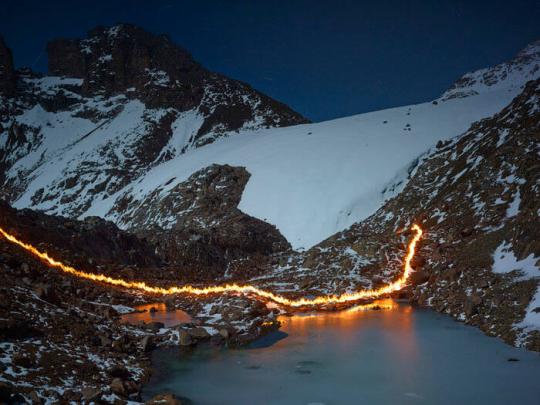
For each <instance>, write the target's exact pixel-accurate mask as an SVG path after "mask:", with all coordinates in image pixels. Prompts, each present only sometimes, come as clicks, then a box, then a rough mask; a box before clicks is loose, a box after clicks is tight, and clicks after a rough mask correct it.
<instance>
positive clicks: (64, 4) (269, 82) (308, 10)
mask: <svg viewBox="0 0 540 405" xmlns="http://www.w3.org/2000/svg"><path fill="white" fill-rule="evenodd" d="M117 22H131V23H134V24H137V25H140V26H142V27H144V28H146V29H147V30H149V31H152V32H155V33H167V34H169V35H170V36H171V37H172V39H173V40H174V41H175V42H177V43H179V44H181V45H182V46H184V47H185V48H187V49H188V50H190V51H191V52H192V54H193V55H194V57H195V58H196V59H197V60H198V61H199V62H201V63H202V64H203V65H205V66H206V67H207V68H209V69H211V70H215V71H219V72H222V73H224V74H226V75H228V76H230V77H233V78H236V79H240V80H243V81H246V82H248V83H250V84H251V85H252V86H254V87H255V88H257V89H259V90H261V91H263V92H264V93H266V94H268V95H270V96H272V97H275V98H277V99H279V100H281V101H283V102H285V103H287V104H289V105H290V106H291V107H293V108H294V109H296V110H297V111H299V112H301V113H302V114H304V115H305V116H307V117H309V118H311V119H313V120H315V121H320V120H324V119H329V118H335V117H341V116H346V115H351V114H355V113H360V112H366V111H371V110H376V109H381V108H387V107H393V106H398V105H404V104H411V103H416V102H421V101H426V100H429V99H432V98H435V97H436V96H438V95H439V94H440V93H441V92H442V91H444V89H446V88H447V87H448V86H449V85H450V84H451V83H452V82H453V81H454V80H455V79H456V78H458V77H459V76H461V74H463V73H465V72H467V71H470V70H474V69H477V68H481V67H485V66H489V65H493V64H495V63H498V62H501V61H504V60H506V59H508V58H511V57H512V56H513V55H514V54H515V53H516V52H517V51H519V50H520V49H521V48H523V47H524V46H525V45H526V44H527V43H529V42H531V41H533V40H536V39H540V1H539V0H535V1H534V0H533V1H530V0H529V1H521V0H512V1H506V2H502V1H496V0H493V1H442V0H441V1H439V0H426V1H384V0H378V1H369V2H363V1H340V0H333V1H315V0H313V1H304V0H288V1H286V0H283V1H264V2H263V1H245V2H241V1H202V0H201V1H190V2H187V1H178V2H175V1H171V0H168V1H162V0H158V1H142V0H106V1H101V0H94V1H92V0H85V1H79V0H71V1H53V0H51V1H43V0H42V1H25V0H17V1H12V0H2V5H1V7H0V33H1V34H2V35H3V36H4V37H5V39H6V41H7V42H8V45H9V46H10V47H11V48H12V49H13V51H14V56H15V63H16V65H17V66H30V67H32V68H33V69H35V70H39V71H46V66H47V61H46V55H45V53H44V50H45V44H46V42H47V41H48V40H50V39H52V38H57V37H83V36H84V35H85V33H86V31H88V30H89V29H91V28H93V27H94V26H96V25H100V24H101V25H112V24H115V23H117Z"/></svg>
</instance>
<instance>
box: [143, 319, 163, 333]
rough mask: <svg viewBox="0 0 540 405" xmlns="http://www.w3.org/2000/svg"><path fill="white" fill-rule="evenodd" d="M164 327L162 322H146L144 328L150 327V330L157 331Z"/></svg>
mask: <svg viewBox="0 0 540 405" xmlns="http://www.w3.org/2000/svg"><path fill="white" fill-rule="evenodd" d="M164 327H165V324H164V323H163V322H156V321H154V322H148V323H147V324H146V328H147V329H150V330H152V331H158V330H160V329H161V328H164Z"/></svg>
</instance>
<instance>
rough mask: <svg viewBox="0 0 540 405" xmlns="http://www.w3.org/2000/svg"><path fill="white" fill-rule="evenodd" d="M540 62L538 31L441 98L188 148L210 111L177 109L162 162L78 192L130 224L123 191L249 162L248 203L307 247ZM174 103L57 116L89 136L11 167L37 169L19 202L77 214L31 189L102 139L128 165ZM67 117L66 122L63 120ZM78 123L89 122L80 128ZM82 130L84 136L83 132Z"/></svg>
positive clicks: (94, 154)
mask: <svg viewBox="0 0 540 405" xmlns="http://www.w3.org/2000/svg"><path fill="white" fill-rule="evenodd" d="M539 64H540V44H539V43H536V44H532V45H530V46H529V47H527V48H526V49H525V50H524V51H522V52H521V53H519V54H518V56H517V57H516V58H515V59H513V60H512V61H510V62H507V63H503V64H500V65H497V66H496V67H494V68H491V69H483V70H480V71H477V72H473V73H468V74H467V75H465V76H463V78H462V79H460V80H459V81H458V82H456V84H455V85H454V86H453V87H452V88H451V89H450V90H448V91H447V92H445V93H444V94H443V95H442V96H441V97H440V98H439V99H437V100H435V101H433V102H427V103H422V104H417V105H410V106H405V107H399V108H392V109H388V110H382V111H377V112H371V113H366V114H360V115H356V116H352V117H347V118H342V119H336V120H332V121H327V122H322V123H316V124H306V125H298V126H293V127H286V128H272V129H252V127H250V128H244V129H242V130H241V131H240V132H239V133H236V132H235V133H230V134H228V136H226V137H224V138H221V139H219V140H217V141H216V142H214V143H212V144H210V145H206V146H203V147H200V148H191V149H190V148H188V149H187V151H186V152H185V153H182V152H180V151H183V150H185V148H184V147H185V146H186V142H187V140H188V139H189V138H190V136H191V135H192V134H193V133H196V131H197V130H198V128H199V127H200V125H201V122H202V120H201V119H200V118H199V117H198V116H197V114H196V113H195V112H193V111H192V112H186V113H185V114H183V115H181V116H180V118H178V119H177V120H176V121H175V123H174V125H173V134H172V136H171V138H170V141H169V144H168V145H167V147H166V148H164V150H163V151H162V153H164V152H166V151H167V152H168V153H170V154H171V155H172V156H173V158H172V159H171V160H168V161H166V162H164V163H159V159H158V160H157V161H156V162H155V164H154V165H153V166H152V168H151V169H149V170H146V169H145V170H143V171H142V172H141V173H137V174H136V176H135V179H134V180H133V181H131V182H130V183H129V184H127V185H126V186H125V187H123V188H122V189H120V190H118V191H116V192H114V193H113V194H107V193H101V194H99V195H97V196H96V195H92V196H89V195H88V196H87V195H86V192H87V191H85V190H73V191H72V193H75V194H73V195H72V196H71V197H72V198H77V199H79V200H84V199H86V200H85V201H86V202H87V203H88V208H85V212H84V213H83V214H82V215H80V217H85V216H89V215H98V216H102V217H105V218H108V219H111V220H113V221H116V222H117V223H118V225H119V226H121V227H124V228H128V227H129V226H130V224H129V222H123V220H122V219H121V218H120V217H118V214H111V213H109V211H110V210H111V208H112V207H113V206H114V205H115V202H116V201H117V200H118V199H119V198H121V197H124V196H130V197H133V198H134V199H135V200H136V201H139V202H142V200H143V199H144V198H145V196H147V195H148V194H149V193H151V192H152V191H154V190H155V189H156V188H160V189H162V190H163V191H162V192H163V193H166V192H167V190H169V189H171V188H172V187H174V186H175V185H177V184H178V183H179V182H181V181H184V180H186V179H187V178H188V177H189V176H190V175H191V174H193V173H194V172H195V171H197V170H199V169H202V168H204V167H207V166H209V165H211V164H214V163H217V164H229V165H233V166H243V167H245V168H246V170H247V171H248V172H249V173H250V174H251V178H250V180H249V182H248V184H247V186H246V188H245V190H244V193H243V196H242V200H241V203H240V206H239V208H240V209H241V210H242V211H244V212H245V213H247V214H249V215H252V216H254V217H257V218H260V219H262V220H265V221H267V222H269V223H271V224H274V225H275V226H276V227H277V228H278V229H279V230H280V231H281V233H282V234H283V235H284V236H285V238H287V240H288V241H289V242H290V243H291V245H292V246H293V248H294V249H298V250H300V249H307V248H310V247H311V246H313V245H315V244H317V243H318V242H321V241H322V240H324V239H326V238H327V237H329V236H331V235H332V234H334V233H335V232H338V231H341V230H344V229H346V228H348V227H349V226H350V225H352V224H353V223H355V222H358V221H360V220H362V219H364V218H366V217H368V216H369V215H370V214H372V213H374V212H375V211H376V210H377V209H378V208H379V207H380V206H381V205H382V204H383V202H384V201H385V200H386V199H388V198H389V197H392V196H393V195H395V194H397V193H398V192H399V191H401V190H402V188H403V186H404V185H405V183H406V181H407V178H408V176H409V174H410V172H411V171H412V170H414V167H415V166H416V165H417V163H418V161H419V159H420V158H421V156H422V155H423V154H424V153H425V152H427V151H428V150H429V149H430V148H432V147H434V145H435V144H436V143H437V141H439V140H447V139H450V138H452V137H455V136H458V135H460V134H461V133H463V132H465V131H466V130H467V129H468V128H469V126H470V125H471V124H472V123H473V122H475V121H478V120H480V119H483V118H486V117H490V116H492V115H493V114H495V113H497V112H498V111H500V110H501V109H502V108H503V107H505V106H506V105H507V104H508V103H509V102H510V101H511V100H512V99H513V97H515V96H516V95H517V94H519V92H520V91H521V89H522V88H523V87H524V84H525V83H526V82H527V81H528V80H532V79H535V78H537V77H539V76H540V69H539V68H538V65H539ZM419 80H421V79H419ZM98 104H99V103H98ZM100 108H103V109H106V107H101V105H100ZM38 113H39V114H41V112H38V111H32V112H29V113H28V115H27V116H25V119H27V120H29V121H34V120H35V119H37V118H35V117H36V114H37V115H39V114H38ZM163 113H164V111H163V110H149V109H146V110H144V109H143V107H142V105H141V103H139V102H138V101H136V100H132V101H129V102H128V103H127V105H126V108H125V109H124V111H123V112H122V113H121V114H119V115H118V117H117V118H116V119H113V120H112V121H111V122H107V123H105V125H103V126H102V127H100V128H98V129H96V130H95V131H93V132H91V133H90V134H88V132H89V131H90V128H88V127H87V126H86V124H84V125H82V124H81V125H80V126H79V124H80V123H79V122H78V121H77V120H75V119H73V118H70V117H61V119H60V118H58V117H57V120H59V122H63V124H62V125H63V126H64V128H62V131H61V134H64V135H68V134H70V135H71V136H67V138H71V140H73V139H79V137H81V136H82V135H83V134H85V135H84V136H83V138H84V139H82V140H81V141H80V142H79V141H77V142H75V144H74V145H72V146H70V147H65V144H66V142H63V143H62V142H59V141H58V138H59V137H55V136H53V135H50V136H49V135H46V139H45V140H44V141H43V142H42V144H41V145H40V147H39V149H38V150H36V151H35V152H34V153H30V154H29V155H28V156H26V157H25V159H22V160H21V161H19V162H17V163H16V164H15V166H14V167H13V168H12V169H11V170H10V172H11V173H14V172H17V171H20V173H28V170H29V169H30V170H29V178H31V179H32V181H31V182H30V184H28V187H26V189H25V192H24V193H23V194H22V195H20V196H19V197H18V198H17V200H16V201H15V203H14V205H15V207H17V208H23V207H32V208H35V209H43V210H46V211H47V212H49V213H55V214H64V215H69V210H68V209H67V208H66V207H65V206H62V205H61V204H60V205H59V204H57V201H56V200H50V201H44V202H40V203H37V204H34V203H33V202H32V196H33V195H34V194H35V193H36V192H37V191H38V190H39V189H41V188H44V189H50V187H51V185H58V184H62V183H61V182H62V181H63V180H64V178H66V177H67V176H68V175H70V176H73V174H72V171H70V170H72V169H70V168H73V167H81V166H84V165H85V162H87V161H92V162H97V163H95V164H98V165H99V164H101V165H105V164H106V163H105V162H103V163H100V162H101V160H102V158H101V155H100V153H103V150H106V152H107V154H108V155H112V154H114V155H113V156H117V158H118V159H117V160H116V159H113V160H112V163H107V164H110V165H113V166H115V165H120V166H122V162H124V161H128V160H129V157H130V149H129V148H130V142H131V141H132V140H133V139H138V138H137V135H136V134H137V133H138V132H140V131H141V129H140V128H139V126H140V125H141V123H142V121H141V116H142V115H143V114H146V115H147V116H148V115H151V116H154V115H155V116H156V117H157V116H160V115H162V114H163ZM53 118H54V117H47V120H48V122H49V123H51V122H53V123H54V120H53ZM40 120H43V117H41V118H40ZM56 126H60V125H53V128H54V127H56ZM74 126H79V129H78V130H74V128H73V127H74ZM94 127H95V124H94ZM47 131H48V132H50V131H51V130H50V129H48V130H47ZM75 133H76V134H77V136H73V135H74V134H75ZM49 138H50V139H49ZM60 138H63V136H62V137H60ZM55 139H56V140H55ZM61 147H63V149H61ZM183 148H184V149H183ZM42 153H44V155H42ZM43 156H45V157H47V156H48V157H49V159H48V161H45V162H44V163H43V164H42V165H40V166H39V167H37V168H30V166H32V164H35V163H36V162H37V160H38V158H43ZM113 166H111V169H114V167H113ZM25 170H26V172H25ZM93 175H94V174H93V173H90V174H88V176H93ZM103 176H104V175H103V173H101V174H100V175H99V176H98V177H96V178H97V180H95V179H94V180H93V181H92V182H89V183H88V184H89V186H88V187H90V186H92V187H93V186H94V185H95V184H96V183H97V182H98V180H99V181H102V179H101V177H103ZM68 192H71V191H68ZM77 215H79V214H77ZM158 225H162V226H165V225H166V224H159V223H158Z"/></svg>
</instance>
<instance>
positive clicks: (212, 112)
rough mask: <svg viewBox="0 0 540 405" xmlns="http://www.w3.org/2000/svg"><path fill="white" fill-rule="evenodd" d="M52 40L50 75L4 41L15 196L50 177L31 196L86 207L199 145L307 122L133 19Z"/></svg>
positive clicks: (3, 151)
mask: <svg viewBox="0 0 540 405" xmlns="http://www.w3.org/2000/svg"><path fill="white" fill-rule="evenodd" d="M47 50H48V56H49V71H50V73H49V75H47V76H43V75H39V74H36V73H33V72H31V71H29V70H27V69H22V70H19V71H15V70H14V68H13V59H12V57H11V52H10V51H9V49H8V48H7V47H6V45H5V44H4V43H3V42H2V41H0V97H1V102H0V122H1V127H0V168H1V170H0V181H1V182H2V186H3V187H2V192H1V194H2V197H4V198H7V199H8V200H10V201H16V200H19V199H21V198H23V199H24V195H25V194H26V191H27V190H29V188H32V189H34V186H36V185H38V184H41V186H40V187H38V189H39V190H40V191H39V192H38V194H36V190H34V191H32V195H31V196H30V198H31V202H30V203H29V205H32V206H36V207H37V205H40V206H42V207H43V208H45V205H49V207H48V208H46V209H47V210H48V211H50V212H62V213H64V214H66V215H70V216H79V215H81V214H83V213H84V212H85V211H86V210H87V209H88V207H89V206H90V205H91V203H92V201H93V200H94V199H96V198H103V197H106V196H108V195H110V194H112V193H115V192H117V191H119V190H120V189H122V188H123V187H125V186H126V185H128V184H129V183H130V182H132V181H133V180H134V179H136V178H138V177H139V176H141V175H142V174H144V173H145V172H146V171H148V169H149V168H150V167H152V166H155V165H157V164H159V163H160V162H164V161H167V160H169V159H171V158H173V157H175V156H178V155H180V154H183V153H185V152H186V151H188V150H190V149H193V148H197V147H200V146H202V145H205V144H208V143H211V142H213V141H215V140H216V139H218V138H220V137H227V136H230V135H233V134H236V133H238V132H240V131H245V130H248V129H249V130H254V129H260V128H266V127H276V126H286V125H292V124H299V123H305V122H308V121H307V120H306V119H305V118H303V117H302V116H300V115H299V114H297V113H296V112H294V111H292V110H291V109H290V108H288V107H287V106H285V105H284V104H282V103H279V102H277V101H275V100H273V99H271V98H269V97H267V96H265V95H263V94H261V93H259V92H257V91H256V90H254V89H252V88H251V87H250V86H249V85H247V84H245V83H241V82H239V81H235V80H231V79H229V78H226V77H224V76H222V75H220V74H217V73H213V72H210V71H208V70H206V69H205V68H204V67H202V66H201V65H200V64H198V63H197V62H196V61H194V60H193V59H192V57H191V56H190V55H189V53H187V52H186V51H185V50H183V49H182V48H180V47H179V46H177V45H175V44H173V43H172V42H171V41H170V40H169V39H168V38H167V37H166V36H156V35H153V34H149V33H147V32H145V31H143V30H142V29H140V28H137V27H134V26H132V25H119V26H115V27H112V28H108V29H106V28H96V29H95V30H93V31H91V32H90V33H89V36H88V38H86V39H83V40H56V41H53V42H51V43H50V44H49V45H48V49H47ZM31 184H33V185H31ZM73 192H75V194H73ZM53 201H54V202H53ZM51 202H53V203H52V205H51V204H49V203H51ZM52 206H54V208H53V207H52Z"/></svg>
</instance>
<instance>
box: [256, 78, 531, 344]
mask: <svg viewBox="0 0 540 405" xmlns="http://www.w3.org/2000/svg"><path fill="white" fill-rule="evenodd" d="M539 196H540V79H537V80H535V81H531V82H529V83H528V84H527V86H526V88H525V89H524V91H523V92H522V94H520V95H519V96H517V97H516V98H515V99H514V100H513V101H512V103H511V104H510V105H509V106H508V107H506V108H505V109H503V110H502V111H501V112H500V113H498V114H496V115H495V116H493V117H491V118H488V119H485V120H482V121H480V122H478V123H476V124H474V125H473V126H471V128H470V129H469V130H468V131H467V132H466V133H464V134H463V135H462V136H459V137H456V138H455V139H453V140H450V141H448V142H445V143H441V144H439V147H438V148H436V149H434V150H433V151H432V152H431V153H430V154H428V155H427V156H426V157H424V159H423V162H422V163H421V164H420V165H419V167H418V168H417V169H416V172H415V174H414V175H413V177H412V179H411V180H410V182H409V183H408V184H407V186H406V187H405V188H404V190H403V191H402V192H401V193H400V194H399V195H397V196H396V197H395V198H392V199H390V200H389V201H388V202H387V203H386V204H385V205H384V206H383V207H382V208H381V209H379V210H378V211H377V212H376V213H375V214H374V215H372V216H371V217H369V218H368V219H367V220H365V221H363V222H361V223H358V224H355V225H353V226H352V227H351V228H350V229H348V230H346V231H344V232H341V233H338V234H336V235H334V236H332V237H331V238H329V239H327V240H326V241H324V242H323V243H321V244H319V245H318V246H316V247H314V248H312V249H311V250H309V251H308V252H305V253H304V254H297V255H294V256H292V257H291V259H290V260H289V261H288V262H287V263H286V265H281V266H276V267H274V268H273V269H272V270H271V271H266V272H263V273H262V276H259V277H258V278H257V279H256V280H257V281H258V282H259V283H263V285H265V286H268V287H270V288H272V287H273V288H283V289H296V290H297V289H299V288H301V290H302V291H304V292H305V291H311V292H312V293H313V294H317V293H318V292H319V291H324V292H325V293H341V292H343V291H347V290H355V289H357V288H358V287H359V286H361V287H372V286H374V285H377V284H380V283H383V284H385V283H388V282H389V281H391V280H393V279H395V278H396V277H397V276H398V275H399V274H400V272H401V261H400V256H399V252H400V251H402V250H403V245H402V243H403V242H405V241H406V238H407V237H408V231H407V230H408V228H409V227H410V225H411V224H412V223H413V222H418V223H420V224H421V226H422V227H423V228H424V230H425V235H424V238H423V240H422V242H421V247H420V250H419V251H418V253H417V255H416V256H415V261H414V263H413V265H414V267H415V269H416V272H415V273H414V274H413V277H412V288H411V289H410V290H409V291H408V292H404V294H405V295H406V296H408V297H409V298H410V299H411V300H412V301H413V302H415V303H418V304H421V305H425V306H430V307H433V308H434V309H436V310H437V311H440V312H444V313H448V314H451V315H453V316H454V317H456V318H457V319H459V320H461V321H465V322H467V323H469V324H472V325H475V326H478V327H479V328H481V329H482V330H483V331H484V332H485V333H487V334H489V335H491V336H499V337H502V338H503V339H504V340H505V341H507V342H508V343H511V344H516V345H523V346H526V347H528V348H529V349H532V350H537V351H539V350H540V317H539V315H538V314H539V312H540V284H539V283H540V239H539V238H538V236H539V234H538V217H539V215H540V204H539V201H540V200H539Z"/></svg>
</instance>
